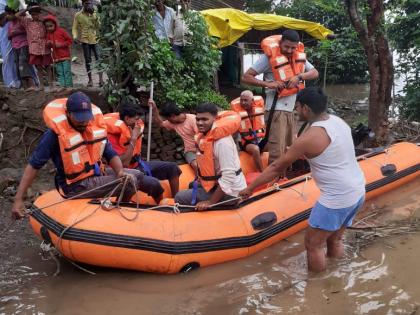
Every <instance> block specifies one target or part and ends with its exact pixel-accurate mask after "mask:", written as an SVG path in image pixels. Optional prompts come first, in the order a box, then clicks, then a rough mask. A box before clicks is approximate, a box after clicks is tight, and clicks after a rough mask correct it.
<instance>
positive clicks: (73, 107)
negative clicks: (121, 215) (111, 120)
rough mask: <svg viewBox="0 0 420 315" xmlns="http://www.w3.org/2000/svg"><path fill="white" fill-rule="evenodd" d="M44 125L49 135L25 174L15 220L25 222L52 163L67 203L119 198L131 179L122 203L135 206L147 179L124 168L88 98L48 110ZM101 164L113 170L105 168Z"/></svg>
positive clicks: (58, 103)
mask: <svg viewBox="0 0 420 315" xmlns="http://www.w3.org/2000/svg"><path fill="white" fill-rule="evenodd" d="M44 120H45V123H46V125H47V126H48V128H49V129H48V130H47V131H46V132H45V133H44V135H43V136H42V138H41V140H40V142H39V144H38V147H37V148H36V149H35V151H34V152H33V153H32V155H31V157H30V159H29V164H28V165H27V166H26V168H25V171H24V173H23V176H22V179H21V181H20V184H19V188H18V191H17V193H16V196H15V202H14V204H13V207H12V217H13V218H14V219H20V218H23V217H24V210H25V205H24V197H25V194H26V192H27V190H28V188H29V187H30V186H31V184H32V182H33V181H34V179H35V178H36V176H37V174H38V171H39V170H40V169H41V168H42V167H43V166H44V165H45V164H46V163H47V162H48V160H49V159H51V160H52V161H53V163H54V165H55V168H56V176H55V183H56V187H57V190H59V192H60V194H62V195H63V197H65V198H69V197H75V196H77V197H78V198H101V197H105V196H107V195H108V194H110V193H111V192H112V191H114V190H115V191H114V192H113V196H118V195H119V194H120V192H121V186H122V185H120V187H118V188H117V189H115V188H116V186H117V185H119V184H120V183H121V181H118V180H117V179H122V178H124V177H126V176H129V183H128V184H127V185H126V189H125V191H124V195H123V201H129V200H130V198H131V196H132V195H133V194H134V193H135V190H136V188H137V189H138V188H139V182H140V181H141V179H142V176H143V174H142V173H141V172H140V171H138V170H129V169H124V168H123V165H122V163H121V160H120V158H119V156H118V155H117V153H116V152H115V151H114V150H113V149H112V147H111V145H110V144H109V143H108V142H107V133H106V126H105V123H104V121H103V117H102V112H101V110H100V109H99V108H98V107H96V106H94V105H93V104H91V101H90V99H89V97H88V96H87V95H85V94H84V93H82V92H75V93H73V94H71V95H70V96H69V98H68V99H58V100H55V101H52V102H50V103H49V104H47V105H46V107H45V109H44ZM102 158H104V159H105V160H107V161H108V164H109V166H110V168H107V169H105V168H103V167H102V163H101V160H102ZM134 185H136V186H134Z"/></svg>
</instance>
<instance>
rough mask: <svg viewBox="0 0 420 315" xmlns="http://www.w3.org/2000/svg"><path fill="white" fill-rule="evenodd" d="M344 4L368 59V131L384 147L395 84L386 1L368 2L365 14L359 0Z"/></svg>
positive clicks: (348, 0)
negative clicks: (373, 134) (386, 28)
mask: <svg viewBox="0 0 420 315" xmlns="http://www.w3.org/2000/svg"><path fill="white" fill-rule="evenodd" d="M344 3H345V5H346V8H347V12H348V14H349V17H350V20H351V23H352V25H353V27H354V29H355V30H356V32H357V35H358V37H359V39H360V42H361V43H362V45H363V48H364V50H365V53H366V57H367V62H368V68H369V75H370V82H369V116H368V120H369V127H370V128H371V129H372V130H373V132H375V135H376V143H375V144H383V143H386V142H387V141H388V133H389V128H388V113H389V107H390V105H391V101H392V98H391V91H392V86H393V83H394V66H393V61H392V54H391V50H390V48H389V44H388V38H387V36H386V33H385V5H384V0H367V1H366V2H364V4H365V5H366V6H367V8H365V10H363V9H360V7H359V5H358V1H357V0H345V1H344Z"/></svg>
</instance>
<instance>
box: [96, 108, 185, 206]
mask: <svg viewBox="0 0 420 315" xmlns="http://www.w3.org/2000/svg"><path fill="white" fill-rule="evenodd" d="M141 114H142V110H141V108H140V106H139V105H137V104H135V103H129V102H125V103H123V104H121V105H120V111H119V112H118V113H110V114H106V115H105V116H104V118H105V124H106V128H107V131H108V140H109V142H110V143H111V145H112V148H113V149H114V150H115V151H116V152H117V154H118V155H119V156H120V158H121V161H122V164H123V166H124V167H128V168H130V169H138V170H140V171H141V172H142V173H143V174H145V175H146V176H144V177H143V179H142V181H141V182H140V183H139V185H140V190H141V191H143V192H146V193H147V194H148V195H150V196H152V197H153V199H154V200H155V201H156V202H157V203H159V202H160V201H161V199H162V194H163V188H162V186H161V184H160V183H159V180H165V179H167V180H168V181H169V185H170V187H171V193H172V196H175V194H176V193H177V192H178V190H179V175H180V174H181V170H180V168H179V167H178V165H177V164H176V163H174V162H163V161H149V162H146V161H143V160H142V159H141V144H142V138H143V129H144V123H143V121H142V120H141V119H140V115H141Z"/></svg>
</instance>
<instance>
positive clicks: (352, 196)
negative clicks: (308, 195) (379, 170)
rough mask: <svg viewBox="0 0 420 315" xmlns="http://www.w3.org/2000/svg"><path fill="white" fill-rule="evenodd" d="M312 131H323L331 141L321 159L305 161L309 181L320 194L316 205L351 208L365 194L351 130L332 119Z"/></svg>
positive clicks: (337, 119)
mask: <svg viewBox="0 0 420 315" xmlns="http://www.w3.org/2000/svg"><path fill="white" fill-rule="evenodd" d="M312 127H322V128H324V129H325V131H326V132H327V134H328V136H329V137H330V139H331V143H330V144H329V145H328V147H327V148H326V149H325V150H324V151H323V152H322V153H321V154H320V155H318V156H317V157H315V158H313V159H308V162H309V164H310V166H311V173H312V177H313V178H314V180H315V182H316V184H317V186H318V188H319V189H320V190H321V197H320V199H319V200H318V201H319V203H320V204H322V205H323V206H325V207H327V208H331V209H340V208H347V207H350V206H352V205H354V204H355V203H357V202H358V201H359V199H360V198H361V197H362V196H363V195H364V194H365V177H364V174H363V172H362V170H361V169H360V167H359V163H357V160H356V156H355V151H354V144H353V139H352V136H351V129H350V127H349V126H348V125H347V124H346V123H345V122H344V121H343V120H342V119H341V118H339V117H337V116H334V115H329V118H328V119H327V120H323V121H317V122H315V123H313V124H312Z"/></svg>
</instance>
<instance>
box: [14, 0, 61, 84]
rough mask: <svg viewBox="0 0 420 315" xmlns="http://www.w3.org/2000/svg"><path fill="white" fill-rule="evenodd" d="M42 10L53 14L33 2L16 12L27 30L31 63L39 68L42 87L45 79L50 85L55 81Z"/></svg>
mask: <svg viewBox="0 0 420 315" xmlns="http://www.w3.org/2000/svg"><path fill="white" fill-rule="evenodd" d="M42 11H45V12H47V13H49V14H52V13H51V12H49V11H48V10H47V9H45V8H41V7H40V6H38V5H36V4H35V3H33V2H31V3H29V4H28V8H27V9H24V10H21V11H19V12H18V13H16V17H17V18H18V19H19V21H20V23H21V24H22V25H23V27H24V28H25V30H26V37H27V39H28V46H29V64H31V65H34V66H35V67H36V69H37V70H38V76H39V87H40V89H43V88H44V81H47V82H48V85H47V86H48V87H49V86H50V84H52V82H53V73H52V68H51V64H52V63H53V60H52V57H51V51H50V50H49V49H47V47H46V43H47V32H46V30H45V26H44V23H43V18H42V16H41V12H42ZM26 12H29V14H30V15H31V16H30V17H29V16H26Z"/></svg>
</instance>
